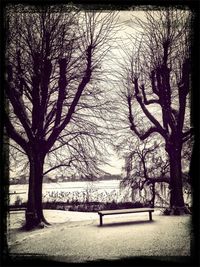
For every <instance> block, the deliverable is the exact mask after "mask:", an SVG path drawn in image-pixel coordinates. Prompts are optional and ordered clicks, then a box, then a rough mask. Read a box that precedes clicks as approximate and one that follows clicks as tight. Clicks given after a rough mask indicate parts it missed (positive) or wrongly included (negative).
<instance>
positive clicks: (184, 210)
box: [163, 206, 191, 215]
mask: <svg viewBox="0 0 200 267" xmlns="http://www.w3.org/2000/svg"><path fill="white" fill-rule="evenodd" d="M163 214H164V215H185V214H191V211H190V210H189V208H188V207H186V206H184V207H172V208H167V209H165V210H164V212H163Z"/></svg>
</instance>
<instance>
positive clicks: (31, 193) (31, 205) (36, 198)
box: [25, 153, 48, 229]
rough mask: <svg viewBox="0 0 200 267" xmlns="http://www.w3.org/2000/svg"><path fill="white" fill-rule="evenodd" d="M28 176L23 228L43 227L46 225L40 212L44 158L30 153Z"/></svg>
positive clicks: (41, 211)
mask: <svg viewBox="0 0 200 267" xmlns="http://www.w3.org/2000/svg"><path fill="white" fill-rule="evenodd" d="M29 162H30V175H29V190H28V202H27V210H26V222H25V228H26V229H32V228H35V227H44V223H46V224H48V223H47V221H46V220H45V218H44V215H43V210H42V182H43V165H44V156H43V155H40V154H39V153H32V154H31V155H30V156H29Z"/></svg>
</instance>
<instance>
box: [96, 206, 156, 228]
mask: <svg viewBox="0 0 200 267" xmlns="http://www.w3.org/2000/svg"><path fill="white" fill-rule="evenodd" d="M138 212H149V220H150V221H152V212H154V209H152V208H136V209H122V210H101V211H98V214H99V218H100V226H102V225H103V216H105V215H116V214H126V213H138Z"/></svg>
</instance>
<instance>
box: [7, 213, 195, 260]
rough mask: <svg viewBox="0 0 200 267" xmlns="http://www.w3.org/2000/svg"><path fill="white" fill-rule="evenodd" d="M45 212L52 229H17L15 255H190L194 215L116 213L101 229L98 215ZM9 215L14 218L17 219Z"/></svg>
mask: <svg viewBox="0 0 200 267" xmlns="http://www.w3.org/2000/svg"><path fill="white" fill-rule="evenodd" d="M45 215H46V218H47V219H48V220H49V221H50V222H51V223H53V224H52V226H51V227H49V228H44V229H40V230H34V231H30V232H28V233H27V232H22V231H21V232H20V231H19V230H18V229H14V227H13V229H11V230H10V233H9V235H8V241H9V245H10V251H11V253H17V254H19V255H24V254H27V253H30V254H35V253H36V254H39V255H48V256H50V257H51V258H52V259H53V260H57V261H64V262H84V261H88V260H91V261H94V260H99V259H107V260H112V259H119V258H121V257H131V256H189V255H190V241H191V235H190V231H191V228H190V216H161V215H159V212H155V213H154V214H153V222H149V221H148V214H145V213H144V214H133V215H125V216H124V215H122V216H117V215H116V216H117V217H116V218H114V217H115V216H111V217H109V216H108V217H107V218H106V219H105V225H104V226H103V227H99V218H98V217H99V216H98V215H97V213H79V212H65V211H52V210H51V211H50V210H49V211H45ZM11 216H12V218H10V219H12V220H13V218H14V217H15V219H16V217H17V216H16V214H15V215H14V214H11ZM22 216H23V215H22V214H21V217H22ZM19 217H20V215H19V214H18V219H19ZM16 221H17V220H16ZM16 225H17V223H15V226H16ZM13 226H14V224H13Z"/></svg>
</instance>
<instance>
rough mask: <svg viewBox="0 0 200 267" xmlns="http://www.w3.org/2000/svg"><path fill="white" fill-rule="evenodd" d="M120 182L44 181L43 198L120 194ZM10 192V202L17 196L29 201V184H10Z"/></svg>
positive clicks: (94, 197)
mask: <svg viewBox="0 0 200 267" xmlns="http://www.w3.org/2000/svg"><path fill="white" fill-rule="evenodd" d="M119 184H120V180H106V181H94V182H91V181H80V182H79V181H78V182H61V183H44V184H43V198H44V200H52V199H56V200H60V201H62V200H63V201H66V200H68V199H74V200H75V199H76V198H77V199H84V197H85V198H86V197H90V200H97V196H100V195H101V197H103V195H105V196H106V195H110V194H115V195H116V194H117V195H118V196H119V194H120V187H119ZM9 192H10V204H14V202H15V201H16V199H17V198H18V199H19V198H20V199H21V200H22V201H23V202H24V201H27V197H28V184H20V185H10V187H9ZM89 195H90V196H89ZM91 195H92V196H93V197H91ZM117 195H116V197H117Z"/></svg>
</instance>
